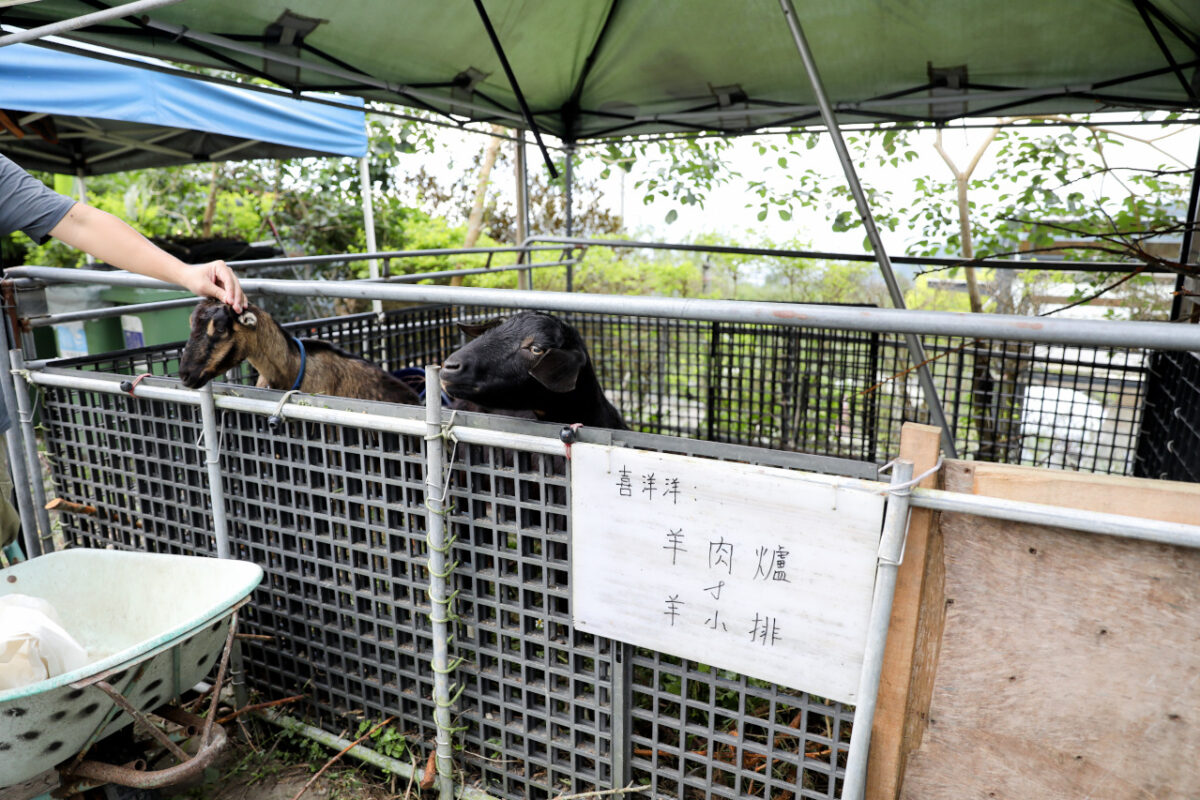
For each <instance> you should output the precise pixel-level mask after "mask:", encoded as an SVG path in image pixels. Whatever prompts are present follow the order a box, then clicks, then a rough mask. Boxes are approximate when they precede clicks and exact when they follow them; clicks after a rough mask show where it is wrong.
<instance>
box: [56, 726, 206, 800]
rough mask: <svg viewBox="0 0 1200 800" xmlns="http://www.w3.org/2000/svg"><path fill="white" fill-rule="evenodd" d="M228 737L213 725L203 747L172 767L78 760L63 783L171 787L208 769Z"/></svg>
mask: <svg viewBox="0 0 1200 800" xmlns="http://www.w3.org/2000/svg"><path fill="white" fill-rule="evenodd" d="M175 714H176V715H177V716H187V717H192V720H190V722H191V723H192V724H194V725H195V727H196V728H197V729H199V728H201V727H203V726H204V720H203V719H201V718H200V717H193V716H192V715H190V714H186V715H185V714H184V713H183V712H179V711H177V712H175ZM226 740H227V737H226V735H225V729H224V728H222V727H221V726H220V725H217V724H214V725H213V726H212V733H211V735H210V737H209V741H208V743H207V744H206V745H204V746H202V747H201V748H200V749H199V750H198V751H197V752H196V754H195V755H194V756H192V757H191V758H189V759H188V760H187V761H184V762H183V763H182V764H176V765H175V766H173V767H167V768H166V769H156V770H149V771H146V770H139V769H133V768H131V767H119V766H116V765H115V764H105V763H103V762H101V761H81V762H79V764H77V765H76V766H75V767H74V768H73V769H72V770H71V771H70V772H69V773H64V774H63V775H62V781H63V785H64V786H66V785H67V784H69V783H70V782H72V781H77V780H79V779H85V780H90V781H100V782H103V783H115V784H118V785H120V786H130V787H133V788H135V789H159V788H162V787H164V786H174V785H175V784H177V783H182V782H184V781H188V780H191V779H192V778H196V777H198V776H199V775H200V774H201V773H202V772H203V771H204V770H205V769H207V768H208V767H209V766H210V765H211V764H212V762H213V761H214V760H216V758H217V756H218V755H220V753H221V751H222V750H223V749H225V742H226Z"/></svg>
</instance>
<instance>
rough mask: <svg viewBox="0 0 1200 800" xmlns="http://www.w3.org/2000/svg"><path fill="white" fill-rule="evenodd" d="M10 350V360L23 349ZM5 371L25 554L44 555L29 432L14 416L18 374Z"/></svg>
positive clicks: (1, 379) (2, 384)
mask: <svg viewBox="0 0 1200 800" xmlns="http://www.w3.org/2000/svg"><path fill="white" fill-rule="evenodd" d="M8 352H9V355H8V357H9V361H10V362H11V361H12V360H13V359H14V358H16V357H18V356H20V355H21V351H20V350H19V349H12V350H9V351H8ZM5 372H7V373H8V374H4V375H0V393H2V394H3V395H4V407H5V408H7V409H8V413H9V415H10V420H11V422H12V427H10V428H9V429H8V431H7V435H6V436H5V444H6V445H7V448H8V468H9V472H10V473H11V476H12V482H13V487H14V488H15V489H16V491H15V492H14V494H16V496H17V515H18V516H19V517H20V518H21V531H22V533H23V534H24V536H25V556H26V557H27V558H33V557H34V556H37V555H41V552H42V545H41V539H40V537H39V536H38V523H37V516H36V515H35V512H34V508H33V505H34V500H33V492H32V491H29V490H28V489H29V487H31V486H32V480H31V476H30V474H29V469H30V467H29V464H28V462H27V461H26V450H25V446H24V438H25V432H24V431H23V430H22V429H21V425H20V423H19V420H17V419H13V418H12V417H13V416H14V414H13V412H14V411H18V407H17V390H16V388H15V381H16V376H14V375H13V374H12V372H11V370H5ZM18 413H19V412H18ZM35 463H36V462H35ZM39 477H40V476H39Z"/></svg>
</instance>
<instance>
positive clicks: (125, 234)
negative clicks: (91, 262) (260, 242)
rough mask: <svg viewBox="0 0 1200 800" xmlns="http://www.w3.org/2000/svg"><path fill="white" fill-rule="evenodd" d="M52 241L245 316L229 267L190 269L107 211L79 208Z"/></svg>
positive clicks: (221, 263) (70, 213)
mask: <svg viewBox="0 0 1200 800" xmlns="http://www.w3.org/2000/svg"><path fill="white" fill-rule="evenodd" d="M50 235H51V236H53V237H54V238H55V239H58V240H59V241H61V242H64V243H66V244H69V245H71V246H72V247H77V248H79V249H80V250H83V251H84V252H85V253H90V254H91V255H93V256H95V257H96V258H97V259H99V260H101V261H103V262H105V263H106V264H111V265H112V266H114V267H120V268H121V269H124V270H128V271H130V272H136V273H138V274H139V275H145V276H147V277H150V278H157V279H159V280H163V281H167V282H168V283H174V284H176V285H178V286H182V287H183V288H185V289H187V290H188V291H189V292H191V293H193V294H195V295H198V296H200V297H212V298H215V299H217V300H220V301H221V302H223V303H227V304H228V305H231V306H233V309H234V311H237V312H239V313H240V312H241V310H242V309H243V308H245V306H246V295H245V294H244V293H243V292H242V287H241V285H240V284H239V283H238V279H237V276H236V275H234V274H233V270H231V269H230V268H229V265H227V264H226V263H225V262H224V261H210V262H208V263H207V264H185V263H184V262H182V261H180V260H179V259H178V258H175V256H173V255H171V254H170V253H167V252H166V251H165V250H162V249H161V248H159V247H158V246H156V245H155V244H154V243H153V242H151V241H150V240H149V239H147V238H146V237H144V236H142V235H141V234H140V233H138V232H137V231H135V230H134V229H133V228H131V227H129V225H127V224H126V223H125V222H123V221H122V220H120V219H119V218H117V217H114V216H113V215H112V214H109V213H108V212H106V211H101V210H100V209H98V208H94V207H93V206H89V205H87V204H86V203H76V204H75V205H73V206H71V209H70V211H68V212H67V214H66V216H64V217H63V218H62V219H61V220H59V222H58V224H57V225H55V226H54V227H53V228H51V229H50Z"/></svg>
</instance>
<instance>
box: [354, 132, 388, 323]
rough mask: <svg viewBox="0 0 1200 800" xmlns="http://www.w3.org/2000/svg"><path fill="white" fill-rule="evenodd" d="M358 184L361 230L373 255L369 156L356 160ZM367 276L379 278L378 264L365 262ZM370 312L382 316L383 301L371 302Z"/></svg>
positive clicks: (373, 236) (372, 216) (372, 261)
mask: <svg viewBox="0 0 1200 800" xmlns="http://www.w3.org/2000/svg"><path fill="white" fill-rule="evenodd" d="M358 184H359V192H360V193H361V194H362V206H363V228H364V229H365V230H366V232H367V252H368V253H374V252H375V250H376V247H375V201H374V198H373V197H372V195H371V169H370V163H369V156H363V157H362V158H360V159H359V160H358ZM367 274H368V275H369V276H370V277H371V279H372V280H375V279H376V278H378V277H379V262H378V261H376V260H375V259H373V258H372V259H371V260H370V261H368V262H367ZM371 310H372V311H374V312H375V315H376V316H381V315H382V314H383V301H382V300H372V301H371Z"/></svg>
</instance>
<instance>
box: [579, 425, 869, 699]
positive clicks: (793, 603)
mask: <svg viewBox="0 0 1200 800" xmlns="http://www.w3.org/2000/svg"><path fill="white" fill-rule="evenodd" d="M882 488H883V487H882V485H881V484H878V483H873V482H866V481H859V480H854V479H850V478H834V477H830V476H825V475H817V474H814V473H806V472H797V471H795V470H784V469H775V468H770V467H759V466H753V465H749V464H737V463H731V462H723V461H714V460H712V459H703V458H691V457H686V456H678V455H670V454H663V453H648V452H641V451H636V450H631V449H628V448H614V447H604V446H600V445H578V444H577V445H575V446H574V447H572V453H571V508H572V518H571V529H572V537H573V538H572V547H571V558H572V569H571V575H572V602H571V608H572V615H573V617H574V624H575V627H576V628H578V629H580V630H584V631H588V632H591V633H595V634H598V635H601V636H606V637H608V638H611V639H616V640H619V641H623V642H629V643H631V644H635V645H639V646H643V647H651V648H654V649H655V650H658V651H660V652H664V653H669V654H671V655H676V656H680V657H682V658H688V659H692V660H695V661H699V662H702V663H706V664H710V665H712V666H716V667H721V668H723V669H730V670H733V671H735V672H738V673H741V674H743V675H748V676H750V677H754V678H761V679H763V680H768V681H772V682H774V683H777V684H780V685H782V686H788V687H792V688H796V689H802V690H804V691H808V692H812V693H814V694H817V695H819V696H821V697H828V698H832V699H835V700H841V701H843V702H848V703H852V702H855V701H856V699H857V697H858V684H859V680H860V678H861V671H862V659H863V652H864V649H865V644H866V629H867V620H868V618H869V616H870V610H871V599H872V595H873V592H874V585H875V568H876V554H877V551H878V546H879V535H880V530H881V527H882V521H883V509H884V494H883V492H882V491H881V489H882Z"/></svg>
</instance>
